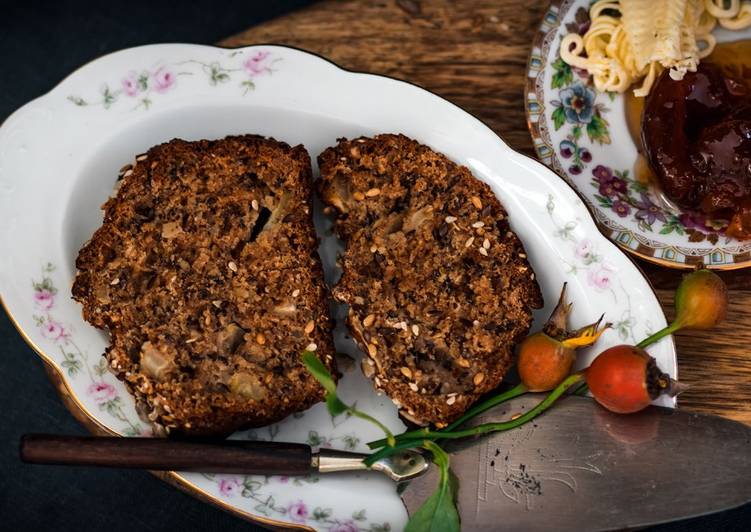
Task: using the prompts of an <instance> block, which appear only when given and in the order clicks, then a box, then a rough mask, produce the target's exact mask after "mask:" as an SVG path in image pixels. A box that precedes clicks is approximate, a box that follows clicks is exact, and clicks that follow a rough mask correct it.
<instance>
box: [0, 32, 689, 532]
mask: <svg viewBox="0 0 751 532" xmlns="http://www.w3.org/2000/svg"><path fill="white" fill-rule="evenodd" d="M379 132H401V133H404V134H406V135H408V136H410V137H413V138H416V139H420V140H421V141H422V142H424V143H426V144H429V145H431V146H432V147H434V148H435V149H437V150H440V151H442V152H444V153H446V154H447V155H448V156H449V157H451V158H453V159H454V160H456V161H457V162H460V163H462V164H465V165H467V166H469V167H470V168H471V169H472V171H473V172H474V174H475V175H476V176H478V177H479V178H480V179H483V180H485V181H486V182H488V183H489V184H490V185H491V186H492V187H493V190H494V191H495V192H496V193H497V194H498V195H499V197H500V198H501V199H502V201H503V203H504V204H505V206H506V208H507V210H508V212H509V214H510V218H511V221H512V225H513V226H514V229H515V230H516V231H517V232H518V233H519V235H520V237H521V238H522V240H523V241H524V243H525V245H526V248H527V252H528V256H529V258H530V260H531V262H532V265H533V267H534V268H535V271H536V273H537V278H538V279H539V281H540V283H541V286H542V288H543V292H544V295H545V299H546V301H547V306H546V308H545V309H544V310H541V311H540V313H539V315H538V317H541V316H545V315H547V313H549V312H550V310H551V306H552V305H554V304H555V300H556V298H557V295H558V292H559V291H560V288H561V285H562V283H563V282H564V281H568V283H569V292H570V296H571V298H572V299H573V301H575V302H576V303H575V311H574V315H573V320H574V323H579V324H584V323H588V322H591V321H594V320H595V319H596V318H597V317H598V316H599V315H600V313H602V312H603V311H604V312H606V318H607V319H608V320H609V321H612V322H614V323H615V328H614V329H612V330H610V331H608V332H607V333H606V335H605V336H604V337H603V339H602V342H603V344H604V345H613V344H616V343H620V342H624V341H628V342H636V341H638V340H640V339H642V338H644V337H645V336H646V335H648V334H649V333H650V332H653V331H655V330H657V329H659V328H661V327H663V326H664V325H665V318H664V316H663V313H662V311H661V309H660V305H659V304H658V302H657V299H656V298H655V295H654V293H653V292H652V289H651V288H650V286H649V284H648V283H647V281H646V280H645V279H644V277H643V276H642V275H641V273H640V272H639V270H638V269H637V268H636V267H635V266H634V265H633V263H632V262H631V261H630V260H629V259H628V257H626V255H624V254H623V253H622V252H621V251H620V250H619V249H618V248H617V247H616V246H614V245H613V244H612V243H611V242H610V241H608V240H607V239H606V238H604V237H603V236H602V235H601V234H600V232H599V231H598V230H597V228H596V226H595V224H594V221H593V220H592V218H591V217H590V215H589V213H588V211H587V209H586V208H585V207H584V205H583V203H582V202H581V200H580V199H579V197H578V196H577V195H576V194H575V193H574V191H573V190H572V189H571V188H570V187H569V186H568V185H567V184H566V183H564V182H563V181H561V180H560V179H558V178H557V177H556V176H555V175H554V174H553V173H552V172H551V171H550V170H548V169H547V168H545V167H544V166H542V165H541V164H539V163H537V162H535V161H533V160H532V159H529V158H527V157H524V156H522V155H520V154H518V153H515V152H513V151H512V150H511V149H509V148H508V147H507V146H506V145H505V144H504V143H503V141H501V140H500V139H499V138H498V137H497V136H496V135H495V134H494V133H493V132H492V131H491V130H490V129H488V128H487V127H486V126H485V125H483V124H482V123H481V122H480V121H478V120H477V119H475V118H473V117H472V116H470V115H469V114H467V113H466V112H464V111H462V110H461V109H460V108H458V107H456V106H455V105H453V104H451V103H449V102H448V101H446V100H443V99H441V98H440V97H438V96H436V95H433V94H431V93H429V92H427V91H424V90H422V89H420V88H418V87H415V86H413V85H410V84H408V83H404V82H400V81H396V80H393V79H389V78H385V77H381V76H374V75H367V74H358V73H352V72H347V71H345V70H342V69H340V68H338V67H337V66H336V65H334V64H332V63H330V62H328V61H326V60H324V59H322V58H320V57H318V56H315V55H312V54H309V53H305V52H302V51H299V50H294V49H291V48H285V47H279V46H257V47H248V48H242V49H236V50H227V49H222V48H215V47H208V46H195V45H174V44H170V45H154V46H145V47H140V48H133V49H129V50H124V51H121V52H117V53H114V54H111V55H108V56H105V57H102V58H101V59H98V60H96V61H94V62H92V63H89V64H87V65H86V66H84V67H83V68H81V69H80V70H77V71H76V72H74V73H73V74H71V76H70V77H68V78H67V79H65V80H64V81H63V82H62V83H61V84H60V85H58V86H57V87H56V88H55V89H54V90H53V91H52V92H50V93H49V94H47V95H45V96H43V97H41V98H39V99H37V100H35V101H33V102H31V103H29V104H27V105H26V106H24V107H23V108H21V109H20V110H18V111H17V112H16V113H15V114H13V115H12V116H11V117H10V118H9V119H8V120H7V121H6V122H5V123H4V124H3V126H2V128H0V212H2V213H3V216H4V220H3V224H2V225H1V226H0V249H1V250H2V253H0V293H2V297H3V303H4V304H5V307H6V309H7V311H8V314H9V315H10V316H11V318H12V320H13V321H14V323H15V324H16V326H17V327H18V329H19V331H20V332H21V334H22V335H23V336H24V338H25V339H26V340H27V341H28V342H29V344H30V345H31V346H32V347H33V348H34V349H35V350H36V351H37V353H39V355H40V356H42V357H43V358H44V360H45V361H46V362H47V363H48V364H49V365H50V366H51V367H52V368H53V370H54V371H55V372H57V373H58V374H59V379H56V380H59V381H60V382H61V385H60V388H61V391H62V392H63V393H64V394H67V395H69V397H70V401H69V403H71V404H73V405H74V407H73V409H74V411H75V413H76V414H77V415H78V416H79V417H82V418H84V419H86V420H87V424H88V425H89V427H90V428H92V429H98V430H100V431H101V430H104V431H106V432H109V433H112V434H119V435H122V436H134V435H149V434H150V429H149V427H148V426H147V425H146V424H144V423H143V421H141V420H140V419H139V418H138V416H137V414H136V411H135V409H134V406H133V401H132V399H131V397H130V396H129V395H128V393H127V392H126V390H125V388H124V387H123V385H122V384H121V383H120V382H119V381H117V380H116V379H115V378H114V376H113V375H111V374H110V373H109V371H108V370H107V366H106V364H105V363H104V361H103V359H102V357H101V354H102V353H103V351H104V349H105V347H106V345H107V338H106V336H105V335H104V334H103V333H102V332H100V331H98V330H96V329H95V328H93V327H92V326H90V325H88V324H87V323H86V322H84V321H83V319H82V317H81V308H80V306H79V305H77V304H76V303H75V302H74V301H73V300H72V299H71V295H70V287H71V282H72V280H73V277H74V275H75V265H74V264H75V257H76V255H77V252H78V250H79V249H80V247H81V245H82V244H83V243H84V242H85V241H86V240H87V239H88V238H89V237H90V236H91V234H92V233H93V231H94V230H95V229H96V228H97V227H98V226H99V225H100V223H101V220H102V218H101V216H102V215H101V211H100V209H99V206H100V205H101V204H102V203H103V202H104V201H105V199H106V198H107V197H108V196H109V195H110V194H111V193H112V190H113V185H114V184H115V180H116V177H117V174H118V171H119V169H120V168H122V167H123V166H124V165H126V164H127V163H129V162H131V161H132V159H133V157H134V155H135V154H138V153H142V152H144V151H145V150H146V149H147V148H149V147H150V146H152V145H154V144H157V143H160V142H163V141H166V140H169V139H171V138H173V137H182V138H186V139H203V138H220V137H223V136H225V135H228V134H238V133H260V134H263V135H270V136H273V137H276V138H277V139H280V140H285V141H287V142H289V143H291V144H297V143H303V144H304V145H305V147H306V148H307V149H308V151H309V152H310V153H311V155H312V156H313V160H315V156H316V155H317V154H318V153H320V152H321V151H322V150H323V149H324V148H326V147H327V146H330V145H332V144H334V143H335V142H336V139H337V138H339V137H342V136H347V137H353V136H356V135H361V134H366V135H368V134H375V133H379ZM316 222H317V228H318V230H319V234H320V235H321V236H322V246H321V255H322V258H323V261H324V268H325V272H326V277H327V280H329V281H331V280H332V279H333V278H334V277H335V274H336V272H335V266H334V263H335V254H336V251H337V249H336V242H335V239H334V238H333V237H331V236H330V231H328V229H329V225H328V222H327V221H326V220H324V218H323V217H322V215H321V214H320V213H317V214H316ZM337 314H338V316H337V319H338V321H339V322H340V325H339V328H338V331H337V335H336V343H337V349H338V351H340V352H345V353H349V354H350V355H351V356H352V357H354V358H359V357H360V354H359V353H358V352H357V350H356V348H354V346H353V345H352V344H350V343H348V342H347V341H346V339H345V337H344V335H343V334H342V333H343V331H342V328H341V318H342V317H343V309H342V308H339V309H338V311H337ZM537 324H538V325H537V326H538V327H539V321H538V322H537ZM603 344H600V345H603ZM651 352H652V354H653V355H654V356H655V357H656V358H657V360H658V362H659V364H660V366H661V367H662V368H663V369H664V370H666V371H668V372H670V373H671V374H672V375H675V374H676V362H675V349H674V346H673V343H672V340H670V339H665V340H663V341H661V342H660V343H659V344H657V345H655V346H654V348H653V349H651ZM591 355H592V354H591V353H589V354H587V355H586V356H585V357H583V359H582V362H585V361H588V360H587V358H588V357H590V356H591ZM340 367H341V368H342V369H343V371H344V374H345V376H344V379H343V382H342V387H343V390H342V395H343V397H344V398H345V399H346V400H349V401H355V400H356V401H357V404H358V406H359V407H360V408H361V409H363V410H366V411H368V412H369V413H371V414H373V415H375V416H377V417H378V418H379V419H382V420H384V421H385V422H387V424H388V425H389V426H390V427H391V428H392V429H393V430H399V429H401V428H402V425H401V422H400V421H399V420H398V418H397V416H396V408H395V407H394V406H393V405H392V404H391V402H390V401H389V400H388V399H386V398H385V397H379V396H377V395H375V393H373V392H372V391H371V390H372V388H371V386H370V385H369V384H368V383H367V382H366V381H365V379H364V377H363V376H362V375H361V374H360V372H359V369H357V368H359V364H355V363H353V362H352V360H351V359H349V358H343V359H342V360H341V366H340ZM663 404H670V403H669V402H668V401H664V402H663ZM376 436H378V434H377V429H375V428H374V427H372V426H371V425H369V424H367V423H366V422H363V421H361V420H358V419H356V418H351V419H336V420H332V419H331V418H330V417H329V415H328V413H327V412H326V409H325V407H324V406H323V405H317V406H315V407H313V408H311V409H310V410H308V411H307V412H304V413H300V414H298V415H294V416H291V417H289V418H288V419H286V420H284V421H282V422H280V423H277V424H275V425H272V426H269V427H265V428H260V429H256V430H251V431H246V432H241V433H237V434H235V435H234V437H235V438H253V439H264V440H277V441H299V442H307V443H309V444H310V445H312V446H314V447H321V446H323V447H334V448H340V449H349V450H357V451H365V450H366V447H365V445H364V442H366V441H368V440H370V439H372V438H375V437H376ZM169 476H170V479H171V480H172V481H173V482H175V483H178V484H180V485H181V486H182V487H184V488H185V489H187V491H189V492H191V493H193V494H194V495H196V496H198V497H200V498H202V499H204V500H208V501H211V502H212V503H214V504H216V505H218V506H221V507H223V508H225V509H227V510H229V511H232V512H234V513H236V514H238V515H241V516H243V517H246V518H249V519H252V520H255V521H257V522H260V523H262V524H266V525H277V526H280V527H293V528H304V527H307V528H308V529H317V530H329V531H337V532H345V531H346V532H352V531H356V530H362V531H365V530H369V531H385V530H400V529H401V528H402V527H403V525H404V523H405V522H406V512H405V510H404V508H403V506H402V504H401V501H400V499H399V497H398V496H397V495H396V492H395V486H394V485H393V484H392V483H391V482H390V481H389V480H387V479H386V478H385V477H383V476H381V475H379V474H359V475H354V474H350V475H348V474H344V475H338V476H337V475H335V476H329V477H325V476H321V477H318V476H315V477H305V478H287V477H259V476H241V475H201V474H195V473H179V472H177V473H170V475H169Z"/></svg>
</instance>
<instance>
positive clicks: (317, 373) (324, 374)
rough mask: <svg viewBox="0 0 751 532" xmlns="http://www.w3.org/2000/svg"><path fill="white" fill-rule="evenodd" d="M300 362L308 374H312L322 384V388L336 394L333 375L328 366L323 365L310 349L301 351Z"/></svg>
mask: <svg viewBox="0 0 751 532" xmlns="http://www.w3.org/2000/svg"><path fill="white" fill-rule="evenodd" d="M302 363H303V364H304V365H305V368H306V369H307V370H308V371H309V372H310V374H311V375H313V377H314V378H315V380H317V381H318V382H319V383H320V384H321V386H323V389H324V390H326V391H327V392H328V393H331V394H334V395H336V382H334V377H332V376H331V373H329V370H328V368H326V366H324V365H323V362H321V361H320V359H319V358H318V357H317V356H315V354H314V353H313V352H312V351H303V353H302Z"/></svg>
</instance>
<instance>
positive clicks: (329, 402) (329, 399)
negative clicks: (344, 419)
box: [326, 393, 349, 417]
mask: <svg viewBox="0 0 751 532" xmlns="http://www.w3.org/2000/svg"><path fill="white" fill-rule="evenodd" d="M326 408H327V409H328V411H329V414H331V417H336V416H338V415H339V414H343V413H344V412H346V411H347V410H348V409H349V408H348V407H347V405H345V404H344V403H342V401H341V400H340V399H339V398H338V397H337V396H336V394H334V393H327V394H326Z"/></svg>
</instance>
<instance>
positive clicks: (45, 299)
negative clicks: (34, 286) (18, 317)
mask: <svg viewBox="0 0 751 532" xmlns="http://www.w3.org/2000/svg"><path fill="white" fill-rule="evenodd" d="M34 304H35V305H36V307H37V308H38V309H39V310H49V309H51V308H52V306H53V305H54V304H55V294H53V293H52V292H51V291H49V290H47V289H46V288H42V289H41V290H37V291H36V292H34Z"/></svg>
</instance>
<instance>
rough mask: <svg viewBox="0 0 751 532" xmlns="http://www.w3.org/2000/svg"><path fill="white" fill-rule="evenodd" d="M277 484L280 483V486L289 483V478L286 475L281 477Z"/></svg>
mask: <svg viewBox="0 0 751 532" xmlns="http://www.w3.org/2000/svg"><path fill="white" fill-rule="evenodd" d="M279 482H281V483H282V484H287V483H288V482H289V477H288V476H287V475H282V476H281V477H279Z"/></svg>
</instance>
